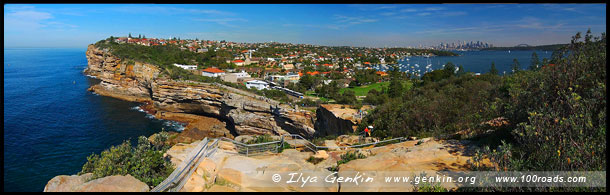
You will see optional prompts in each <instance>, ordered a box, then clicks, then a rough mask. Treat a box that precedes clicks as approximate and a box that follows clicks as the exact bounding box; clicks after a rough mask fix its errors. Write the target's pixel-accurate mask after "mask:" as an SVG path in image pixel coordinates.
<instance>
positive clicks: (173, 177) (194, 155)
mask: <svg viewBox="0 0 610 195" xmlns="http://www.w3.org/2000/svg"><path fill="white" fill-rule="evenodd" d="M208 143H209V140H208V138H207V137H206V138H204V139H203V140H202V141H201V142H200V143H199V144H198V145H197V147H196V148H200V149H199V150H193V151H191V153H189V156H187V157H190V156H192V157H191V158H190V160H188V161H186V160H185V161H183V162H182V163H181V164H180V165H179V166H178V167H177V168H176V169H175V170H174V172H172V173H171V174H170V175H169V176H168V177H167V178H166V179H165V180H164V181H163V182H161V184H159V185H157V186H156V187H155V188H153V189H152V190H151V192H162V191H164V190H166V189H167V188H169V187H170V186H171V185H172V184H175V183H176V182H177V181H179V180H180V179H182V178H183V176H182V174H183V173H184V171H186V169H187V168H189V167H191V168H192V166H190V165H192V163H193V161H194V160H195V159H196V158H197V156H199V154H201V152H202V151H204V149H205V148H207V146H208ZM195 152H196V153H195ZM187 159H188V158H187ZM176 179H178V180H176Z"/></svg>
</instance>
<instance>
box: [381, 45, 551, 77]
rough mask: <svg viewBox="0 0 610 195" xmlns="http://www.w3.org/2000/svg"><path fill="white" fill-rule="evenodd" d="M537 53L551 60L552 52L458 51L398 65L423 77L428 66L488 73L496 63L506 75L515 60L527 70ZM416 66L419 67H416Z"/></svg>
mask: <svg viewBox="0 0 610 195" xmlns="http://www.w3.org/2000/svg"><path fill="white" fill-rule="evenodd" d="M533 52H536V54H537V55H538V59H539V60H540V62H542V59H543V58H549V59H550V58H551V54H552V51H510V53H509V52H508V51H456V53H458V54H460V56H436V57H430V58H425V57H421V56H414V57H409V58H408V59H409V60H406V58H403V59H402V60H400V61H399V62H398V63H399V64H400V65H401V66H400V67H399V68H400V70H401V71H407V70H409V72H411V73H413V72H414V71H417V70H419V72H420V74H422V75H423V73H424V72H426V65H428V64H431V66H430V67H429V69H428V71H431V70H437V69H442V68H443V65H444V64H446V63H447V62H451V63H453V64H454V65H455V66H456V67H457V66H459V65H462V66H463V67H464V70H465V71H466V72H475V73H487V72H489V69H490V68H491V63H492V62H494V64H495V65H496V69H498V73H499V74H500V75H502V74H503V72H504V71H506V74H509V73H511V72H512V68H511V67H512V64H513V59H517V61H518V62H519V64H520V68H521V69H523V70H525V69H527V68H528V67H529V66H530V64H531V59H532V53H533ZM416 64H417V65H418V66H419V67H418V66H416ZM412 67H413V68H412ZM376 69H378V70H384V71H385V70H387V69H391V68H390V67H387V68H386V67H381V66H378V67H377V68H376Z"/></svg>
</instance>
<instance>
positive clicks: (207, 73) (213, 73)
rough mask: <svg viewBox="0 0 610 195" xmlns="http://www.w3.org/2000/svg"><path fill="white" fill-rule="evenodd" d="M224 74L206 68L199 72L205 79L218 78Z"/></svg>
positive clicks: (215, 69)
mask: <svg viewBox="0 0 610 195" xmlns="http://www.w3.org/2000/svg"><path fill="white" fill-rule="evenodd" d="M224 74H225V71H222V70H220V69H218V68H206V69H203V70H201V75H202V76H206V77H219V76H222V75H224Z"/></svg>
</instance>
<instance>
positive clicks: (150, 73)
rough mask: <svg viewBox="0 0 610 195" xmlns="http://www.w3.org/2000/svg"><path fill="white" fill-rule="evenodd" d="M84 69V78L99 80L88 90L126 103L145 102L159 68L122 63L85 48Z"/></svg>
mask: <svg viewBox="0 0 610 195" xmlns="http://www.w3.org/2000/svg"><path fill="white" fill-rule="evenodd" d="M86 56H87V61H88V62H87V64H88V67H87V69H85V74H88V75H91V76H95V77H97V78H98V79H100V80H101V82H100V84H99V85H95V86H92V87H91V88H90V89H89V90H91V91H95V92H96V93H98V94H100V95H104V96H111V97H115V98H119V99H123V100H127V101H137V102H142V101H147V100H150V99H151V98H150V97H151V92H150V88H151V85H152V83H153V82H154V80H155V78H157V76H158V75H159V72H160V70H159V68H157V67H156V66H154V65H151V64H145V63H140V62H131V63H129V62H123V61H121V59H119V58H117V57H115V56H113V55H110V54H109V53H108V52H107V51H104V50H100V49H98V48H95V47H94V46H93V45H89V47H88V48H87V52H86Z"/></svg>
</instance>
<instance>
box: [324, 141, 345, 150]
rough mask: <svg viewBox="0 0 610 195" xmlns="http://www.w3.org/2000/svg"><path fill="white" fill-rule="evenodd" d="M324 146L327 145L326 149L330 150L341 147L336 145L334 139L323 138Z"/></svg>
mask: <svg viewBox="0 0 610 195" xmlns="http://www.w3.org/2000/svg"><path fill="white" fill-rule="evenodd" d="M324 146H326V147H328V150H330V151H334V150H341V148H339V146H337V143H336V142H335V140H324Z"/></svg>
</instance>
